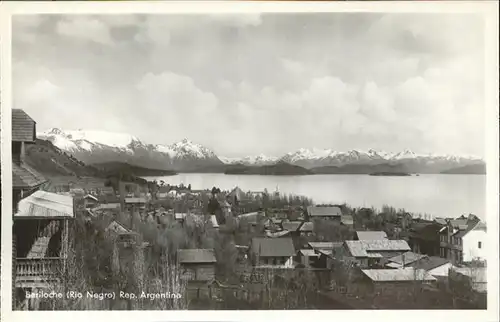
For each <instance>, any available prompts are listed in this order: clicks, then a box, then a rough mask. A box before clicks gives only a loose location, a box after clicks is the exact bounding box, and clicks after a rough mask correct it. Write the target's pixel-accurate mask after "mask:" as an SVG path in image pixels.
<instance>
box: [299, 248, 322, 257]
mask: <svg viewBox="0 0 500 322" xmlns="http://www.w3.org/2000/svg"><path fill="white" fill-rule="evenodd" d="M299 253H300V254H301V255H303V256H306V257H318V254H316V252H315V251H314V249H301V250H299Z"/></svg>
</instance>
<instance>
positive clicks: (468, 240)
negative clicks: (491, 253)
mask: <svg viewBox="0 0 500 322" xmlns="http://www.w3.org/2000/svg"><path fill="white" fill-rule="evenodd" d="M486 237H487V236H486V224H485V223H483V222H478V223H477V225H476V226H474V228H473V229H472V230H469V231H468V232H466V233H465V234H464V235H463V236H462V248H463V260H464V262H471V261H473V260H481V261H483V260H486V255H487V253H488V252H487V250H486Z"/></svg>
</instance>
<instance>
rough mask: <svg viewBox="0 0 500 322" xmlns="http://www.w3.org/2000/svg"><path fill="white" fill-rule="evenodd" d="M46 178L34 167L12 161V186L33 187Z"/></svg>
mask: <svg viewBox="0 0 500 322" xmlns="http://www.w3.org/2000/svg"><path fill="white" fill-rule="evenodd" d="M45 182H47V180H46V179H45V178H44V177H43V176H42V175H41V174H40V173H38V172H37V171H36V170H35V169H33V168H31V167H30V166H28V165H26V164H24V163H23V164H21V165H18V164H16V163H15V162H12V187H13V188H17V189H25V188H35V187H38V186H40V185H42V184H44V183H45Z"/></svg>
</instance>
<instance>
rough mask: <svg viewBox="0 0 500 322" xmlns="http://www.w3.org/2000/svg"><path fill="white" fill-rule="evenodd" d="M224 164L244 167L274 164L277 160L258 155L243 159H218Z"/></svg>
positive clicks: (276, 158)
mask: <svg viewBox="0 0 500 322" xmlns="http://www.w3.org/2000/svg"><path fill="white" fill-rule="evenodd" d="M219 159H221V161H222V162H224V163H225V164H244V165H269V164H274V163H276V162H277V161H278V160H279V158H278V157H272V156H266V155H264V154H259V155H256V156H247V157H244V158H227V157H219Z"/></svg>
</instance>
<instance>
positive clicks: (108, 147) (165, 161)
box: [37, 128, 223, 171]
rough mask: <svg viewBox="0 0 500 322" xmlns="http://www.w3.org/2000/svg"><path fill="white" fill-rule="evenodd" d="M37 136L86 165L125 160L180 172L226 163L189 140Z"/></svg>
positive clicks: (81, 133)
mask: <svg viewBox="0 0 500 322" xmlns="http://www.w3.org/2000/svg"><path fill="white" fill-rule="evenodd" d="M37 136H38V138H40V139H43V140H48V141H51V142H52V144H54V145H55V146H57V147H58V148H60V149H61V150H64V151H66V152H67V153H69V154H72V155H73V156H75V157H76V158H77V159H79V160H81V161H83V162H85V163H102V162H111V161H122V162H127V163H130V164H136V165H140V166H143V167H149V168H154V169H169V170H177V171H185V170H191V169H196V168H199V167H207V166H213V165H222V164H223V163H222V161H221V160H219V158H218V157H217V155H216V154H215V153H214V152H213V151H211V150H209V149H207V148H206V147H203V146H201V145H199V144H196V143H193V142H191V141H189V140H187V139H184V140H182V141H180V142H177V143H174V144H172V145H168V146H166V145H152V144H146V143H144V142H142V141H141V140H139V139H138V138H137V137H135V136H132V135H128V134H122V133H112V132H105V131H87V130H78V131H64V130H61V129H57V128H54V129H51V130H49V131H45V132H41V133H38V134H37Z"/></svg>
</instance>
